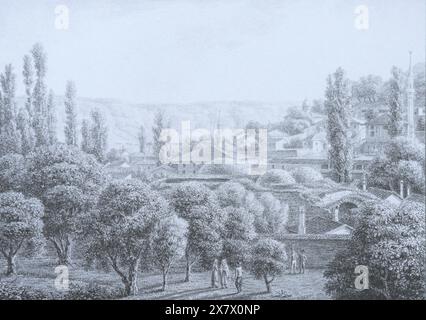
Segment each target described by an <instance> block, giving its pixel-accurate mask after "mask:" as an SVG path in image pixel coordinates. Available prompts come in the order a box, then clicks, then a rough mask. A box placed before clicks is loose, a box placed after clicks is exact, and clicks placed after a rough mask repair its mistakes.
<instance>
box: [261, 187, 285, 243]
mask: <svg viewBox="0 0 426 320" xmlns="http://www.w3.org/2000/svg"><path fill="white" fill-rule="evenodd" d="M260 203H261V204H262V207H263V210H262V211H261V212H260V213H259V214H258V215H256V216H255V226H256V230H257V231H258V232H260V233H265V234H269V235H274V234H279V233H282V232H284V231H285V227H286V224H287V219H288V205H287V204H282V203H281V201H280V200H278V199H277V198H275V197H274V196H273V195H272V193H264V194H262V195H261V197H260Z"/></svg>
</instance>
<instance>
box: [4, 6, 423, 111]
mask: <svg viewBox="0 0 426 320" xmlns="http://www.w3.org/2000/svg"><path fill="white" fill-rule="evenodd" d="M58 5H65V6H67V8H68V9H69V11H68V13H69V15H68V17H69V25H68V29H67V30H63V29H58V28H56V27H55V21H57V19H58V14H56V13H55V8H56V7H57V6H58ZM360 5H364V6H366V7H367V8H368V29H359V28H357V27H356V21H359V19H360V16H359V14H358V13H357V11H356V8H357V7H358V6H360ZM425 15H426V5H425V1H423V0H392V1H386V0H362V1H361V0H298V1H296V0H291V1H290V0H210V1H208V0H204V1H202V0H146V1H143V0H142V1H136V0H120V1H118V0H115V1H113V0H104V1H102V0H96V1H95V0H72V1H71V0H61V1H54V0H37V1H34V0H0V68H3V67H4V65H5V64H6V63H12V64H13V65H14V67H15V71H16V73H17V75H18V78H17V80H18V94H23V88H22V87H23V85H22V76H21V73H22V57H23V55H24V54H26V53H28V52H29V50H30V48H31V47H32V45H33V44H34V43H35V42H41V43H42V44H43V46H44V48H45V50H46V52H47V54H48V74H47V82H48V86H49V87H50V88H52V89H53V90H54V91H55V93H56V94H63V92H64V88H65V84H66V81H67V80H73V81H75V83H76V86H77V91H78V95H79V96H82V97H91V98H116V99H121V100H124V101H129V102H137V103H190V102H199V101H267V102H279V101H301V100H303V99H305V98H307V99H315V98H322V97H323V96H324V87H325V79H326V77H327V75H328V74H329V73H331V72H333V71H334V70H335V69H336V68H337V67H339V66H342V67H343V68H344V69H345V70H346V71H347V74H348V76H349V77H350V78H352V79H356V78H359V77H360V76H362V75H366V74H370V73H371V74H378V75H380V76H382V77H384V78H387V77H389V74H390V68H391V66H392V65H397V66H400V67H402V68H407V67H408V51H409V50H412V51H413V59H414V61H415V62H422V61H424V60H425V39H426V34H425ZM363 17H365V16H363ZM364 26H365V24H364Z"/></svg>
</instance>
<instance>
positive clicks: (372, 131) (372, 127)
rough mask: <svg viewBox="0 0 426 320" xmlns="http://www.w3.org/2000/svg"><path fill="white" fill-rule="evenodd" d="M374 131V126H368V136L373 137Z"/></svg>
mask: <svg viewBox="0 0 426 320" xmlns="http://www.w3.org/2000/svg"><path fill="white" fill-rule="evenodd" d="M375 133H376V132H375V130H374V126H370V137H374V135H375Z"/></svg>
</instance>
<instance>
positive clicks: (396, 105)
mask: <svg viewBox="0 0 426 320" xmlns="http://www.w3.org/2000/svg"><path fill="white" fill-rule="evenodd" d="M391 73H392V78H391V79H390V80H389V92H388V104H389V115H390V118H389V125H388V132H389V135H390V136H391V137H397V136H400V135H401V134H402V131H403V111H402V105H403V101H402V95H403V93H402V88H401V77H402V75H401V74H402V72H401V70H399V69H398V68H396V67H393V68H392V70H391Z"/></svg>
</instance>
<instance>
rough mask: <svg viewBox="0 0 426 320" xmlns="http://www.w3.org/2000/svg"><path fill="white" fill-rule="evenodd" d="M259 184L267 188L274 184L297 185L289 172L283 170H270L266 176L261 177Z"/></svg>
mask: <svg viewBox="0 0 426 320" xmlns="http://www.w3.org/2000/svg"><path fill="white" fill-rule="evenodd" d="M257 182H258V183H259V184H260V185H262V186H265V187H267V186H270V185H272V184H283V185H290V184H294V183H296V181H295V180H294V178H293V177H292V176H291V174H290V173H289V172H288V171H285V170H281V169H272V170H268V171H267V172H266V173H265V174H264V175H262V176H260V177H259V179H258V180H257Z"/></svg>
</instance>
